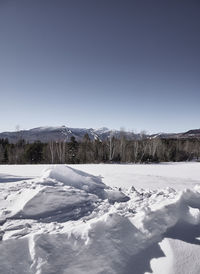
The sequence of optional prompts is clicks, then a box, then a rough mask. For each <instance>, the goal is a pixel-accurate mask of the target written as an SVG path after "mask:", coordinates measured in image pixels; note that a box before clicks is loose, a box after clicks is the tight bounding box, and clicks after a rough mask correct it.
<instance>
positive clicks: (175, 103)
mask: <svg viewBox="0 0 200 274" xmlns="http://www.w3.org/2000/svg"><path fill="white" fill-rule="evenodd" d="M0 96H1V104H0V115H1V118H0V131H6V130H15V127H16V125H20V127H21V129H28V128H32V127H37V126H46V125H50V126H59V125H64V124H65V125H66V126H70V127H93V128H98V127H102V126H107V127H109V128H116V129H119V128H120V127H124V128H125V129H127V130H128V129H131V130H132V129H133V130H136V131H140V130H143V129H145V130H147V131H148V132H161V131H162V132H180V131H185V130H188V129H192V128H200V1H199V0H196V1H193V0H191V1H184V0H181V1H180V0H179V1H177V0H171V1H168V0H166V1H161V0H156V1H154V0H152V1H149V0H145V1H143V0H137V1H134V0H130V1H127V0H120V1H118V0H89V1H88V0H63V1H62V0H23V1H22V0H17V1H16V0H13V1H10V0H0Z"/></svg>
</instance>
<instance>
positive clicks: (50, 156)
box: [0, 134, 200, 164]
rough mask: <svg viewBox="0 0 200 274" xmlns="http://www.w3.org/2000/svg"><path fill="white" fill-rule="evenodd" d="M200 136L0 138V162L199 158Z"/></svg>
mask: <svg viewBox="0 0 200 274" xmlns="http://www.w3.org/2000/svg"><path fill="white" fill-rule="evenodd" d="M199 159H200V138H186V139H184V138H181V139H168V138H166V139H165V138H146V137H143V138H141V139H139V140H137V139H135V140H128V139H126V136H121V137H120V138H115V137H112V138H108V139H107V140H105V141H101V140H99V139H96V140H94V141H91V140H90V138H89V136H88V134H85V136H84V138H83V140H82V141H81V142H80V141H79V142H78V141H76V139H75V137H73V136H72V137H71V140H70V142H65V141H57V142H55V141H50V142H48V143H42V142H40V141H36V142H34V143H27V142H25V140H23V139H20V140H18V142H17V143H15V144H13V143H9V141H8V140H7V139H0V164H65V163H66V164H79V163H80V164H84V163H151V162H152V163H153V162H154V163H158V162H171V161H173V162H180V161H192V160H196V161H198V160H199Z"/></svg>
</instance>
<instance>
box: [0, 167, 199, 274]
mask: <svg viewBox="0 0 200 274" xmlns="http://www.w3.org/2000/svg"><path fill="white" fill-rule="evenodd" d="M0 194H1V196H0V208H1V217H0V219H1V226H0V228H1V230H0V239H1V245H0V273H5V274H6V273H14V274H18V273H20V274H21V273H30V274H33V273H34V274H55V273H65V274H71V273H76V274H84V273H87V274H100V273H106V274H133V273H134V274H142V273H152V270H153V271H154V272H153V273H156V274H158V273H159V274H160V273H161V271H165V272H162V273H166V274H172V273H173V274H183V273H185V274H186V273H189V272H186V270H187V271H189V267H185V268H184V267H182V268H181V267H178V265H182V264H183V263H184V262H183V258H185V259H184V260H186V258H187V263H188V264H189V263H190V261H189V259H188V258H190V259H191V261H192V264H193V267H192V268H191V269H192V273H199V272H200V264H199V263H198V262H199V261H200V260H199V259H200V258H199V255H197V253H196V252H197V251H200V249H199V246H200V245H199V241H198V239H197V238H198V237H200V187H199V186H196V187H195V188H193V189H186V190H184V191H176V190H174V189H172V188H165V189H163V190H160V189H157V190H144V189H136V188H135V187H134V186H132V187H130V188H129V189H127V190H126V191H125V193H122V192H121V191H119V190H118V189H117V188H110V187H108V186H106V185H105V184H104V183H103V182H102V179H101V177H98V176H94V175H90V174H88V173H85V172H82V171H79V170H76V169H73V168H71V167H67V166H55V167H51V168H49V169H47V170H45V171H44V173H43V175H42V176H41V177H40V178H37V179H34V180H27V181H18V182H15V183H14V184H13V183H11V182H9V183H8V182H5V183H4V182H2V183H1V184H0ZM180 241H181V242H180ZM192 246H193V247H194V248H193V247H192ZM181 249H182V256H177V255H176V253H179V251H180V250H181ZM183 249H184V251H183ZM17 250H18V251H17ZM187 250H189V252H190V254H193V255H192V256H189V255H188V254H187ZM195 256H196V257H195ZM19 262H20V263H19Z"/></svg>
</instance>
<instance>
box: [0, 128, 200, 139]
mask: <svg viewBox="0 0 200 274" xmlns="http://www.w3.org/2000/svg"><path fill="white" fill-rule="evenodd" d="M85 134H88V136H89V138H90V140H97V139H99V140H100V141H103V140H106V139H108V138H110V136H114V137H115V138H120V137H121V136H125V137H126V138H127V139H129V140H132V139H140V138H141V137H142V135H141V134H135V133H133V132H130V131H120V130H111V129H108V128H106V127H102V128H99V129H93V128H89V129H87V128H70V127H66V126H60V127H37V128H33V129H30V130H20V131H14V132H2V133H0V139H6V138H7V139H8V140H9V142H10V143H16V142H17V141H18V140H20V139H24V140H25V141H27V142H29V143H32V142H34V141H41V142H49V141H70V139H71V137H72V136H74V137H75V138H76V140H77V141H82V140H83V138H84V136H85ZM144 136H146V137H147V138H150V139H153V138H194V137H197V138H200V129H194V130H189V131H187V132H183V133H157V134H151V135H149V134H146V135H144V134H143V137H144Z"/></svg>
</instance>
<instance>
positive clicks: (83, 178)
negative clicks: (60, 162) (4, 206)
mask: <svg viewBox="0 0 200 274" xmlns="http://www.w3.org/2000/svg"><path fill="white" fill-rule="evenodd" d="M42 179H43V180H44V182H43V184H52V180H54V181H57V182H60V183H62V184H63V185H64V186H71V187H74V188H77V189H81V190H84V191H85V192H87V193H91V194H95V195H97V196H98V197H99V198H100V199H108V200H109V201H110V202H123V201H124V202H125V201H127V200H129V198H128V197H127V196H126V195H125V194H123V193H122V192H121V191H118V190H113V189H112V188H109V187H108V186H107V185H105V184H104V183H103V182H102V179H101V177H98V176H94V175H91V174H88V173H86V172H83V171H80V170H77V169H74V168H71V167H68V166H55V167H54V168H49V169H47V170H45V171H44V173H43V176H42Z"/></svg>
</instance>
